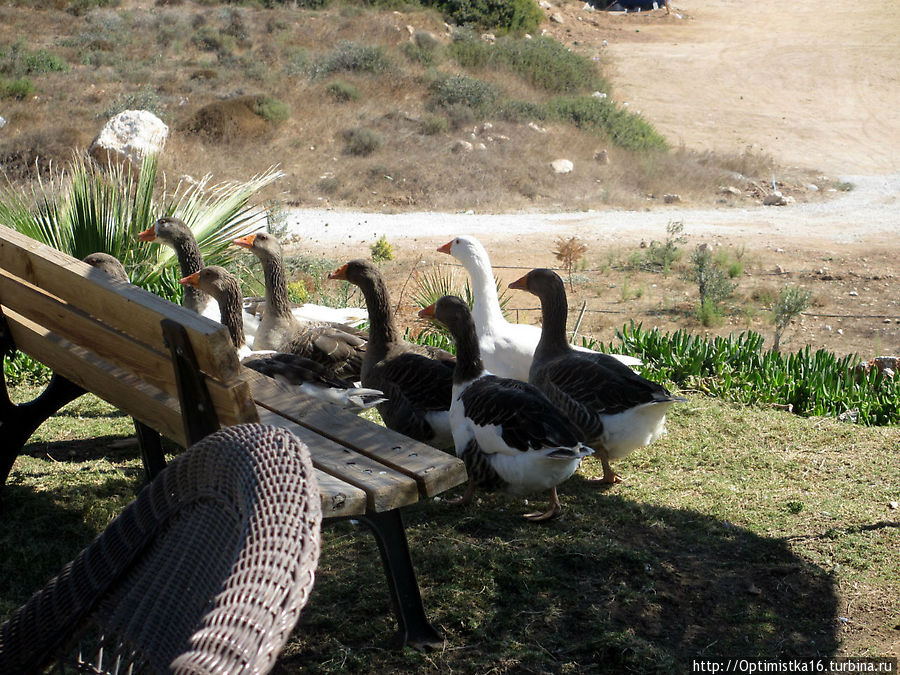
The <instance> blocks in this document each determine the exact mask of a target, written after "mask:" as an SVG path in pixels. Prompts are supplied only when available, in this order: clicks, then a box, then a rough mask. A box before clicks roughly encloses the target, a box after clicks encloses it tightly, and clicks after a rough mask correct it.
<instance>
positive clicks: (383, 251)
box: [369, 235, 394, 263]
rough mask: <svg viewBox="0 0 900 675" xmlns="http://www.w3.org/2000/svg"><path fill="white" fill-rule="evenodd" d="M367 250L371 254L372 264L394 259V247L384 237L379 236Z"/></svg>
mask: <svg viewBox="0 0 900 675" xmlns="http://www.w3.org/2000/svg"><path fill="white" fill-rule="evenodd" d="M369 250H370V251H371V252H372V261H373V262H376V263H379V262H384V261H386V260H393V259H394V247H393V246H391V244H390V242H389V241H388V240H387V237H385V236H384V235H381V237H380V238H379V239H378V241H376V242H375V243H374V244H372V246H370V247H369Z"/></svg>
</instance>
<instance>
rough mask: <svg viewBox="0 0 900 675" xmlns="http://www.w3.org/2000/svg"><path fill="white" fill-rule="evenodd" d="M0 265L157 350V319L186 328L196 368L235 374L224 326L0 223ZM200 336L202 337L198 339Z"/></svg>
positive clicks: (224, 375)
mask: <svg viewBox="0 0 900 675" xmlns="http://www.w3.org/2000/svg"><path fill="white" fill-rule="evenodd" d="M0 268H2V269H4V270H7V271H8V272H9V274H10V275H11V276H16V277H19V278H21V279H22V280H23V281H25V282H27V283H29V284H32V285H34V286H37V287H38V288H40V289H42V290H43V291H45V292H47V293H49V294H51V295H55V296H56V297H58V298H59V299H61V300H63V301H64V302H67V303H70V304H74V305H76V306H77V307H78V308H79V309H81V310H83V311H84V312H85V313H87V314H90V315H91V316H94V317H98V318H100V319H101V320H102V321H103V322H104V323H109V325H111V326H112V327H114V328H116V329H117V330H119V331H121V332H123V333H125V334H126V335H131V336H133V337H136V338H138V339H140V340H142V341H146V342H148V343H149V344H152V345H154V347H156V348H157V349H158V350H159V351H162V345H163V335H162V329H161V328H160V320H161V318H163V317H167V318H171V319H173V320H174V321H177V322H178V323H180V324H182V325H183V326H184V327H185V329H186V330H187V332H188V336H189V337H190V340H191V344H193V345H197V347H196V349H195V351H196V356H197V362H198V363H199V365H200V368H201V370H203V371H204V372H206V373H208V374H210V375H212V376H213V377H215V378H216V379H220V380H222V381H226V382H227V381H228V380H229V379H232V378H234V377H237V374H238V372H239V363H238V360H237V355H236V353H235V351H234V349H233V348H228V346H229V345H231V338H230V337H229V335H228V331H227V330H226V329H224V327H223V326H222V325H221V324H219V323H217V322H215V321H210V320H209V319H206V318H204V317H202V316H200V315H198V314H196V313H194V312H192V311H190V310H187V309H185V308H183V307H179V306H178V305H175V304H173V303H171V302H169V301H168V300H164V299H163V298H160V297H158V296H156V295H153V294H152V293H148V292H147V291H144V290H143V289H140V288H137V287H135V286H132V285H131V284H125V283H122V282H117V281H113V280H110V279H109V277H108V276H107V275H106V274H104V273H103V272H100V271H99V270H96V269H94V268H93V267H91V266H90V265H88V264H86V263H83V262H81V261H80V260H76V259H75V258H73V257H71V256H69V255H66V254H65V253H62V252H61V251H57V250H56V249H54V248H52V247H50V246H46V245H44V244H42V243H40V242H38V241H35V240H34V239H31V238H29V237H26V236H25V235H23V234H20V233H19V232H16V231H15V230H12V229H10V228H8V227H5V226H3V225H0ZM200 336H203V338H204V339H198V338H199V337H200Z"/></svg>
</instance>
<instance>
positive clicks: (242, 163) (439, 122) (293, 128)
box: [0, 2, 811, 209]
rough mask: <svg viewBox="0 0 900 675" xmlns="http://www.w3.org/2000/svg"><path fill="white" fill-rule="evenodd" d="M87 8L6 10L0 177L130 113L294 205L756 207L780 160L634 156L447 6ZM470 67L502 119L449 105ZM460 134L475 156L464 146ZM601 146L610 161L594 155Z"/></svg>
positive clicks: (55, 157)
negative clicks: (543, 115) (726, 200)
mask: <svg viewBox="0 0 900 675" xmlns="http://www.w3.org/2000/svg"><path fill="white" fill-rule="evenodd" d="M75 14H76V15H75V16H73V14H72V13H68V12H65V11H56V10H53V9H43V10H36V9H33V8H30V7H24V6H20V7H11V6H6V7H3V8H0V55H2V56H0V85H2V86H0V91H5V92H6V95H5V96H4V97H3V98H0V115H2V116H3V117H4V118H5V119H6V120H7V125H6V126H5V127H4V128H3V129H2V130H0V167H2V168H3V170H4V171H5V172H6V174H7V175H8V176H9V178H11V179H12V180H14V181H24V180H29V179H31V178H33V177H34V167H35V163H36V162H37V164H38V166H40V167H46V166H47V165H48V163H50V162H54V163H56V164H62V163H65V162H66V161H67V160H68V159H69V157H70V154H71V151H72V149H73V148H76V147H84V146H86V145H87V144H88V143H89V142H90V141H91V139H92V138H93V136H95V135H96V134H97V133H98V132H99V130H100V128H101V127H102V125H103V124H104V123H105V121H106V120H107V119H108V117H109V116H110V115H112V114H114V113H116V112H118V111H121V110H124V109H130V108H144V109H149V110H151V111H153V112H154V113H156V114H157V115H158V116H160V117H161V118H162V119H163V120H164V121H165V122H166V123H167V124H168V125H169V126H170V129H171V135H170V138H169V141H168V144H167V147H166V151H165V153H164V156H163V157H162V160H161V162H162V168H163V170H165V171H166V172H167V173H168V174H170V175H171V176H172V179H175V178H177V177H179V176H181V175H183V174H188V175H193V176H200V175H204V174H206V173H207V172H212V173H213V174H214V175H215V176H216V178H217V179H222V180H226V179H237V180H243V179H246V178H247V177H248V176H251V175H254V174H256V173H258V172H260V171H263V170H265V169H266V168H267V167H269V166H270V165H272V164H278V165H279V166H280V167H281V168H282V169H283V170H284V171H285V173H286V178H285V179H284V180H282V181H281V182H280V183H279V185H278V190H279V191H280V192H279V193H277V194H276V193H275V192H272V193H271V194H270V195H269V196H270V197H276V196H277V198H278V199H279V200H281V201H282V202H284V203H286V204H288V205H307V206H314V205H340V206H355V207H361V208H379V209H382V208H389V209H405V208H414V209H461V208H476V209H506V208H532V207H537V208H559V207H560V206H564V207H565V208H567V209H579V208H590V207H602V206H605V205H620V206H631V207H633V206H636V205H646V204H647V199H648V195H649V196H650V198H651V200H652V201H657V200H658V201H659V202H661V201H662V198H663V195H665V194H668V193H677V194H679V195H681V196H682V197H683V198H684V199H686V200H691V201H693V202H697V203H703V202H710V203H711V202H714V201H715V200H716V199H718V198H719V196H718V194H717V190H718V188H719V186H720V185H722V184H726V183H727V184H735V183H737V184H738V185H739V186H740V187H741V188H742V189H744V190H745V194H746V195H747V196H748V197H747V198H749V199H752V198H754V197H755V196H757V193H758V192H759V191H765V190H766V187H765V182H766V180H767V179H768V177H769V176H770V175H771V168H772V162H771V160H770V159H769V158H768V157H766V156H765V155H759V154H754V153H744V154H741V155H735V156H721V155H716V154H712V153H697V152H692V151H690V150H687V149H683V148H676V149H673V150H671V151H668V152H653V151H633V150H627V149H623V148H622V147H619V146H618V145H616V144H615V143H613V142H611V140H610V138H609V137H608V135H607V134H605V133H601V132H598V131H597V130H595V129H592V128H590V127H589V126H584V125H582V128H578V127H576V126H575V125H574V124H572V123H571V122H569V123H567V122H564V121H558V120H557V121H554V120H552V119H548V120H542V119H538V120H534V119H531V118H530V115H531V113H530V112H528V111H531V110H532V108H533V107H534V106H545V105H546V104H547V103H548V101H549V100H550V99H551V98H552V96H553V94H554V93H553V92H548V91H547V90H546V84H545V85H544V86H543V88H541V87H538V86H535V85H534V84H532V83H531V81H532V80H533V79H534V78H526V77H524V76H520V75H517V74H515V73H514V72H511V71H510V70H509V69H502V68H500V69H492V68H487V67H483V66H482V67H477V68H476V67H472V68H469V69H468V70H466V69H464V68H462V67H461V66H460V65H459V63H458V60H457V59H455V58H454V57H453V55H452V54H451V53H450V50H449V45H450V44H451V34H450V32H449V31H448V29H447V27H446V25H445V24H444V22H443V18H442V17H441V16H440V15H439V14H438V13H437V12H435V11H433V10H426V9H421V8H411V9H409V8H406V9H403V11H399V12H398V11H393V12H392V11H388V10H384V9H368V8H361V7H359V6H358V5H356V4H351V3H346V4H345V3H332V4H331V5H329V6H328V7H327V8H326V9H320V10H305V9H294V8H291V9H285V8H280V7H279V8H272V9H262V8H256V7H251V6H237V5H211V4H209V3H205V2H204V3H194V2H184V3H181V2H170V3H169V2H157V3H156V4H155V5H150V4H146V3H123V4H117V5H115V6H114V7H112V8H94V9H90V10H85V11H83V12H82V11H79V12H75ZM23 35H29V36H31V37H30V38H29V40H27V41H24V40H22V37H21V36H23ZM475 39H476V40H478V38H477V36H476V38H475ZM479 42H480V40H479ZM35 55H37V56H35ZM579 55H580V56H582V57H584V60H585V62H588V63H591V59H596V63H595V74H594V75H592V76H591V77H589V78H586V79H585V81H584V82H582V83H580V84H579V85H578V86H579V87H580V88H579V90H578V91H573V92H571V93H576V94H578V95H580V96H583V97H586V98H587V97H589V95H590V93H591V90H593V89H594V87H600V88H602V87H605V81H604V79H603V76H602V75H603V73H602V68H603V61H602V59H601V58H600V57H599V56H598V55H597V52H595V51H592V50H591V49H590V48H589V47H585V48H584V50H583V51H582V52H580V53H579ZM460 74H461V75H465V76H466V77H469V78H474V79H475V80H477V81H478V82H479V83H482V85H483V87H484V88H485V90H486V91H489V94H490V95H491V96H494V95H496V96H497V97H499V99H500V100H501V103H503V105H500V106H499V109H500V112H498V110H497V109H494V110H491V111H485V110H483V109H480V108H478V106H477V105H476V106H468V105H459V104H453V105H446V106H437V107H436V105H435V95H434V92H433V89H432V88H431V85H432V83H434V82H435V81H436V80H439V79H440V78H441V77H445V76H448V75H450V76H455V75H460ZM23 80H27V82H28V84H30V91H28V92H27V93H26V94H25V95H23V96H22V97H21V98H18V97H17V95H16V92H20V93H22V92H21V91H20V89H21V87H20V88H19V89H15V88H13V89H12V90H10V87H12V84H13V83H21V82H22V81H23ZM4 83H5V84H4ZM589 85H592V86H589ZM22 86H25V85H22ZM479 86H481V85H479ZM573 86H575V85H573ZM3 87H6V89H3ZM26 89H29V87H26ZM565 93H567V94H568V93H570V92H565ZM610 96H611V99H612V98H613V97H614V92H611V93H610ZM611 99H610V100H611ZM510 102H512V103H510ZM523 108H524V109H525V110H526V112H523V111H522V109H523ZM623 110H624V109H623ZM532 112H533V111H532ZM623 114H624V113H623ZM484 122H489V123H490V125H492V126H488V127H485V126H484ZM530 122H531V123H534V126H536V127H539V129H540V130H535V129H534V128H531V127H529V123H530ZM651 122H652V120H651ZM473 131H474V133H473ZM360 134H363V136H362V137H361V136H360ZM360 139H361V141H362V142H361V144H360ZM458 139H462V140H467V141H469V142H471V143H473V144H474V145H475V146H476V149H475V150H474V151H471V152H457V153H454V152H451V147H452V145H453V143H454V141H456V140H458ZM478 143H484V144H485V149H484V150H479V149H478V148H477V145H478ZM600 150H606V151H607V156H608V158H609V163H608V164H604V163H600V162H598V161H596V160H595V158H594V156H595V153H597V152H598V151H600ZM560 157H565V158H568V159H570V160H572V161H573V162H574V163H575V165H576V167H578V169H577V171H576V172H574V173H573V174H569V175H563V176H557V175H554V174H553V172H552V171H551V170H550V168H549V163H550V162H551V161H553V160H554V159H558V158H560ZM737 174H740V176H738V175H737ZM170 180H171V179H170ZM786 182H787V183H788V185H786V186H785V190H787V191H790V183H791V181H790V179H786ZM797 182H798V183H800V177H798V178H797ZM754 186H755V188H754ZM748 188H750V189H749V190H748ZM754 189H755V190H756V192H754ZM802 198H811V197H810V196H804V197H802Z"/></svg>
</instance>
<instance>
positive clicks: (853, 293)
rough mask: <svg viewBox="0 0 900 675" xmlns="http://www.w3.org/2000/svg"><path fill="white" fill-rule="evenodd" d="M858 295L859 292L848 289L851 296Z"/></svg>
mask: <svg viewBox="0 0 900 675" xmlns="http://www.w3.org/2000/svg"><path fill="white" fill-rule="evenodd" d="M858 295H859V293H857V292H856V291H850V296H851V297H853V298H855V297H856V296H858Z"/></svg>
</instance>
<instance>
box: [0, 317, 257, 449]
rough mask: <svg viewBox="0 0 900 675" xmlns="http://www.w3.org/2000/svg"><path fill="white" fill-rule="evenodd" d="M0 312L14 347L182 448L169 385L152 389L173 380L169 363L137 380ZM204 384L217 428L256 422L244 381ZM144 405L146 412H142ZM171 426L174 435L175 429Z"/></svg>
mask: <svg viewBox="0 0 900 675" xmlns="http://www.w3.org/2000/svg"><path fill="white" fill-rule="evenodd" d="M3 311H4V314H5V315H6V318H7V323H8V324H9V326H10V331H11V333H12V336H13V341H14V342H15V343H16V347H17V348H18V349H20V350H21V351H23V352H25V353H26V354H29V355H30V356H31V357H32V358H34V359H37V360H38V361H40V362H41V363H43V364H44V365H46V366H47V367H49V368H50V369H52V370H54V371H56V372H58V373H59V374H60V375H62V376H63V377H66V378H67V379H69V380H71V381H72V382H74V383H75V384H77V385H79V386H81V387H82V388H84V389H88V390H90V391H92V392H94V393H95V394H97V396H99V397H100V398H102V399H103V400H105V401H107V402H109V403H110V404H112V405H114V406H116V407H117V408H119V409H120V410H122V411H124V412H127V413H128V414H129V415H131V416H132V417H135V418H137V419H138V420H140V421H141V422H144V423H145V424H147V425H148V426H151V427H153V428H155V429H157V430H158V431H159V432H160V433H162V434H163V435H164V436H166V437H167V438H171V439H172V440H173V441H175V442H176V443H178V444H180V445H182V446H184V445H185V437H184V431H183V429H182V426H183V424H182V417H181V409H180V403H179V401H178V392H177V387H176V385H175V383H174V381H172V382H165V385H166V386H165V388H164V389H163V388H161V387H157V386H154V385H155V384H156V383H157V382H159V381H160V380H159V378H160V377H163V376H164V375H165V374H168V375H169V378H170V379H173V378H174V375H173V370H172V362H171V360H170V359H165V360H162V361H161V362H160V363H161V366H160V367H161V372H160V373H158V376H157V377H156V378H154V379H153V380H142V379H141V378H140V377H138V376H137V375H135V374H134V373H133V372H131V371H129V370H128V369H123V368H120V367H117V365H118V364H116V363H113V362H110V361H108V360H106V359H103V358H101V357H99V356H98V355H96V354H94V353H93V352H92V351H91V350H89V349H84V348H83V347H80V346H79V345H75V344H73V343H72V342H70V341H68V340H66V339H65V338H63V337H62V336H60V335H57V334H56V333H54V332H52V331H50V330H49V329H47V328H46V327H45V326H43V325H41V324H38V323H35V322H34V321H31V320H30V319H27V318H25V317H24V316H22V315H20V314H19V313H18V312H16V311H15V310H13V309H10V308H8V307H5V308H4V310H3ZM86 367H90V368H94V369H97V370H98V371H99V372H97V373H89V372H85V369H86ZM86 380H91V381H92V382H93V384H92V385H91V386H87V385H86V384H84V382H83V381H86ZM206 384H207V389H208V390H209V393H210V398H211V399H212V401H213V404H214V405H215V407H216V410H217V413H218V416H219V423H220V424H222V425H223V426H230V425H232V424H241V423H244V422H256V421H258V417H257V414H256V407H255V406H254V405H253V402H252V400H251V396H250V387H249V384H248V383H247V382H246V381H244V380H243V379H239V380H235V381H234V382H232V383H231V384H228V385H223V384H221V383H219V382H216V381H215V380H209V379H208V378H207V382H206ZM161 401H165V404H164V406H163V407H162V408H160V407H158V406H156V405H155V404H154V402H161ZM146 406H149V408H148V409H147V410H146V411H145V410H144V408H145V407H146ZM176 428H177V433H176V432H175V431H174V430H175V429H176ZM173 433H174V434H175V435H173Z"/></svg>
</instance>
